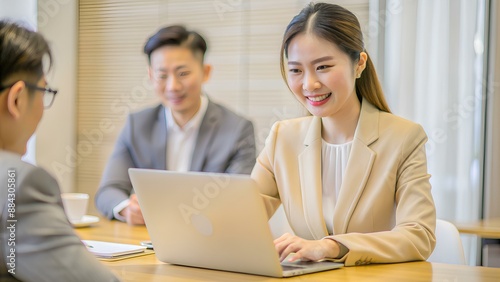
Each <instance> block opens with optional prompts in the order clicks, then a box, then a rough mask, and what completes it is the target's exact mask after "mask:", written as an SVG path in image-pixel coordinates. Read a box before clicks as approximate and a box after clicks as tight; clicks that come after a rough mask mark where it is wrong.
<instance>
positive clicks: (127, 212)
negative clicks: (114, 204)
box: [120, 194, 144, 225]
mask: <svg viewBox="0 0 500 282" xmlns="http://www.w3.org/2000/svg"><path fill="white" fill-rule="evenodd" d="M120 215H122V216H123V217H125V221H126V222H127V223H128V224H130V225H144V217H142V211H141V207H140V206H139V202H138V201H137V196H136V195H135V194H132V195H130V202H129V204H128V206H127V207H126V208H124V209H123V210H122V211H121V212H120Z"/></svg>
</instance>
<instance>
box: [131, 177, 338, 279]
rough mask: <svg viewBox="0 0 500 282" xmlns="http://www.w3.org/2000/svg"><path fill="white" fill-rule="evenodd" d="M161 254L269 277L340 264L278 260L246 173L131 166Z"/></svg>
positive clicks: (262, 209)
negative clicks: (176, 170)
mask: <svg viewBox="0 0 500 282" xmlns="http://www.w3.org/2000/svg"><path fill="white" fill-rule="evenodd" d="M129 176H130V180H131V182H132V186H133V187H134V190H135V193H136V194H137V198H138V200H139V205H140V206H141V210H142V214H143V216H144V220H145V223H146V227H147V230H148V233H149V235H150V237H151V241H152V242H153V245H154V249H155V253H156V256H157V257H158V259H159V260H161V261H163V262H166V263H171V264H178V265H185V266H192V267H201V268H209V269H217V270H225V271H233V272H242V273H249V274H257V275H264V276H272V277H289V276H295V275H300V274H306V273H312V272H318V271H324V270H329V269H335V268H340V267H342V266H343V264H341V263H334V262H330V261H323V262H297V263H286V266H284V267H285V269H284V268H283V266H282V265H281V264H280V261H279V256H278V253H277V252H276V250H275V247H274V243H273V237H272V234H271V231H270V228H269V225H268V218H267V214H266V210H265V207H264V203H263V200H262V197H261V195H260V194H259V192H258V189H257V187H256V184H255V182H254V181H253V180H252V179H251V178H250V177H249V176H247V175H229V174H218V173H202V172H173V171H164V170H149V169H136V168H131V169H129Z"/></svg>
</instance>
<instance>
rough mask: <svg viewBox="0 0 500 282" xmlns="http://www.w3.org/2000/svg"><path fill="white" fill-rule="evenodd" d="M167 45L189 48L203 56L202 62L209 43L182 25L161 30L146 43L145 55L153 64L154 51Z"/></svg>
mask: <svg viewBox="0 0 500 282" xmlns="http://www.w3.org/2000/svg"><path fill="white" fill-rule="evenodd" d="M167 45H171V46H183V47H186V48H189V49H190V50H191V51H192V52H193V54H195V55H201V61H202V62H203V59H204V57H205V52H206V51H207V43H206V42H205V39H203V37H202V36H201V35H200V34H198V33H197V32H195V31H189V30H187V29H186V28H185V27H184V26H181V25H172V26H167V27H164V28H161V29H160V30H158V31H157V32H156V33H155V34H154V35H153V36H151V37H150V38H149V39H148V41H147V42H146V45H144V54H146V55H148V61H149V62H150V63H151V53H153V51H154V50H156V49H158V48H160V47H163V46H167Z"/></svg>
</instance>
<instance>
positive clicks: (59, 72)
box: [36, 0, 78, 192]
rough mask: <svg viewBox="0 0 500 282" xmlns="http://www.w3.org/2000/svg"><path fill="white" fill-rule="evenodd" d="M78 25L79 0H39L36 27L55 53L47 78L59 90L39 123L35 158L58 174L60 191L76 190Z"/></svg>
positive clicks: (40, 164)
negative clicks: (74, 152)
mask: <svg viewBox="0 0 500 282" xmlns="http://www.w3.org/2000/svg"><path fill="white" fill-rule="evenodd" d="M77 27H78V1H71V0H39V1H38V30H39V31H40V32H41V33H42V34H43V35H44V36H45V38H47V40H48V41H49V44H50V46H51V48H52V52H53V55H54V65H53V68H52V70H51V72H50V73H49V75H48V77H47V79H48V82H49V85H50V86H51V87H53V88H56V89H58V90H59V93H58V94H57V96H56V98H55V101H54V104H53V105H52V107H51V108H50V109H48V110H46V111H45V113H44V116H43V119H42V121H41V123H40V125H39V126H38V130H37V140H36V160H37V164H38V165H39V166H41V167H43V168H45V169H47V170H48V171H50V172H51V173H52V174H53V175H54V176H55V177H56V178H57V180H58V181H59V184H60V186H61V190H62V191H63V192H67V191H75V174H76V171H75V169H76V166H75V165H74V164H75V163H76V156H74V155H73V154H72V152H73V151H74V148H75V144H76V112H77V108H76V102H75V101H76V96H77V94H76V71H77V47H76V44H77V37H78V28H77Z"/></svg>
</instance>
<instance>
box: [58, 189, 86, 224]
mask: <svg viewBox="0 0 500 282" xmlns="http://www.w3.org/2000/svg"><path fill="white" fill-rule="evenodd" d="M61 198H62V202H63V206H64V211H65V212H66V216H67V217H68V219H69V220H70V221H78V220H81V219H82V218H83V216H84V215H85V214H86V213H87V206H88V204H89V194H85V193H62V194H61Z"/></svg>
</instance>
